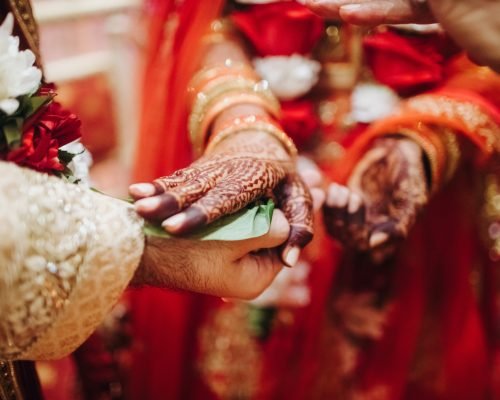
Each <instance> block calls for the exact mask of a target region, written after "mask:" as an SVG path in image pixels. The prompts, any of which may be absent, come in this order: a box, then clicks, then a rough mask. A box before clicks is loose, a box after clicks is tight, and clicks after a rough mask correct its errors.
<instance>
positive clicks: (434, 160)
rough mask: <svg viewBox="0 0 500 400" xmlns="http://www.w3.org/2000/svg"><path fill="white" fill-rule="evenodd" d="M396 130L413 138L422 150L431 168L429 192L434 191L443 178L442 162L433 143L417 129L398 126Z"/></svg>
mask: <svg viewBox="0 0 500 400" xmlns="http://www.w3.org/2000/svg"><path fill="white" fill-rule="evenodd" d="M396 132H397V133H398V134H400V135H402V136H405V137H407V138H409V139H411V140H413V141H414V142H415V143H417V144H418V145H419V146H420V147H421V148H422V150H423V151H424V153H425V155H426V156H427V159H428V160H429V165H430V168H431V192H432V193H433V192H435V191H436V190H437V189H438V188H439V186H440V185H441V181H442V178H443V176H442V175H443V174H442V168H440V165H442V164H443V160H440V157H439V155H438V151H437V150H436V147H435V145H434V144H433V143H432V142H431V141H430V140H429V139H428V138H427V137H425V136H423V135H421V134H420V133H419V132H418V130H412V129H408V128H400V129H397V130H396Z"/></svg>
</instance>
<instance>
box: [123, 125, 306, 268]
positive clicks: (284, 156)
mask: <svg viewBox="0 0 500 400" xmlns="http://www.w3.org/2000/svg"><path fill="white" fill-rule="evenodd" d="M130 194H131V195H132V196H133V197H134V198H135V199H136V200H137V202H136V203H135V206H136V210H137V212H138V213H139V214H140V215H141V216H143V217H144V218H147V219H154V220H158V221H162V223H163V226H164V228H165V229H166V230H167V231H169V232H170V233H174V234H183V233H187V232H191V231H193V230H195V229H197V228H199V227H201V226H203V225H205V224H208V223H210V222H212V221H214V220H216V219H218V218H220V217H222V216H224V215H228V214H232V213H234V212H236V211H238V210H240V209H241V208H243V207H245V206H246V205H247V204H249V203H251V202H252V201H254V200H257V199H259V198H261V197H265V196H271V197H275V198H276V200H277V206H278V207H279V208H280V209H281V210H282V211H283V213H284V214H285V216H286V218H287V220H288V222H289V223H290V227H291V229H290V237H289V238H288V241H287V242H286V244H285V245H284V246H283V247H284V250H283V252H282V259H283V261H284V262H285V263H286V264H288V265H290V266H292V265H294V264H295V263H296V262H297V260H298V257H299V252H300V249H301V248H302V247H304V246H305V245H306V244H307V243H308V242H309V241H310V240H311V238H312V198H311V195H310V193H309V191H308V190H307V188H306V186H305V184H304V183H303V182H302V179H301V178H300V176H299V175H298V174H297V173H296V170H295V165H294V163H293V160H292V159H291V158H290V156H289V155H288V153H287V152H286V151H285V149H284V147H283V146H282V144H281V143H280V142H278V141H277V140H276V139H275V138H274V137H272V136H271V135H269V134H267V133H265V132H258V131H255V132H245V133H237V134H234V135H232V136H231V137H229V138H227V139H225V140H224V141H222V142H221V143H220V144H219V145H218V146H217V147H216V148H215V151H214V152H212V153H210V154H207V155H205V156H203V157H201V158H200V159H199V160H197V161H196V162H195V163H193V164H192V165H191V166H189V167H188V168H185V169H183V170H180V171H178V172H176V173H174V174H173V175H171V176H167V177H163V178H159V179H157V180H156V181H155V182H154V183H152V184H148V183H145V184H144V183H143V184H136V185H132V186H131V187H130Z"/></svg>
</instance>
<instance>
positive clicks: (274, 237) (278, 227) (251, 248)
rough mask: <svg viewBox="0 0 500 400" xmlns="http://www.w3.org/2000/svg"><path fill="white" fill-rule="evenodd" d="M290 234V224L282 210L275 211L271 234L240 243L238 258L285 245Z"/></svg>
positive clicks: (270, 229)
mask: <svg viewBox="0 0 500 400" xmlns="http://www.w3.org/2000/svg"><path fill="white" fill-rule="evenodd" d="M289 234H290V224H289V223H288V221H287V219H286V218H285V215H284V214H283V212H281V211H280V210H277V209H276V210H274V212H273V218H272V222H271V226H270V228H269V232H267V233H266V234H265V235H263V236H259V237H256V238H252V239H246V240H242V241H240V242H239V243H238V244H239V245H238V246H237V248H238V257H242V256H243V255H245V254H247V253H251V252H255V251H258V250H260V249H272V248H274V247H278V246H280V245H281V244H283V243H284V242H285V241H286V240H287V239H288V236H289Z"/></svg>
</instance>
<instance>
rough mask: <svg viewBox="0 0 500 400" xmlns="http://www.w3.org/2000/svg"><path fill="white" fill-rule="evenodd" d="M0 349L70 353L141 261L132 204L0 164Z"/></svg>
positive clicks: (10, 354)
mask: <svg viewBox="0 0 500 400" xmlns="http://www.w3.org/2000/svg"><path fill="white" fill-rule="evenodd" d="M0 171H1V172H0V175H1V176H2V179H0V187H1V189H0V221H2V223H1V224H0V231H1V234H0V237H2V241H1V243H0V260H1V261H0V264H1V265H2V271H1V274H0V354H1V357H2V358H6V359H12V358H17V359H46V358H58V357H61V356H63V355H65V354H68V353H69V352H71V351H72V350H74V348H76V347H77V346H78V345H79V344H80V343H82V342H83V341H84V340H85V339H86V338H87V337H88V336H89V335H90V333H91V332H92V331H93V330H94V329H95V328H96V327H97V325H98V324H99V323H100V321H101V320H102V318H103V317H104V315H105V314H106V313H107V311H108V310H109V309H110V308H111V307H112V306H113V304H114V302H115V301H116V300H117V299H118V297H119V296H120V295H121V293H122V292H123V290H124V289H125V288H126V286H127V284H128V282H129V281H130V279H131V278H132V276H133V274H134V271H135V270H136V268H137V266H138V265H139V262H140V259H141V255H142V251H143V247H144V239H143V235H142V229H141V228H142V222H141V220H140V219H139V218H137V216H136V215H135V213H134V212H133V210H132V209H131V207H129V206H127V205H126V204H125V203H123V202H120V201H118V200H114V199H111V198H108V197H105V196H102V195H99V194H97V193H94V192H91V191H86V190H84V189H81V188H80V187H78V186H76V185H71V184H68V183H65V182H63V181H62V180H60V179H57V178H54V177H50V176H48V175H45V174H39V173H36V172H33V171H31V170H27V169H23V168H19V167H17V166H15V165H13V164H10V163H0Z"/></svg>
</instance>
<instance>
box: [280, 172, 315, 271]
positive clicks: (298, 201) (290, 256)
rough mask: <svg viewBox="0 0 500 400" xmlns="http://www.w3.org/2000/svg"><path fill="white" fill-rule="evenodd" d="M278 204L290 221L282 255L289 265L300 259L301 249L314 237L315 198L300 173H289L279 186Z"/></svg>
mask: <svg viewBox="0 0 500 400" xmlns="http://www.w3.org/2000/svg"><path fill="white" fill-rule="evenodd" d="M276 193H277V198H278V205H279V207H280V209H281V210H282V211H283V213H284V214H285V216H286V218H287V219H288V222H289V223H290V236H289V238H288V241H287V242H286V243H285V245H284V246H283V251H282V253H281V257H282V260H283V262H284V263H285V264H286V265H288V266H290V267H291V266H294V265H295V264H296V263H297V261H298V260H299V256H300V250H301V249H302V248H303V247H305V246H306V245H307V244H308V243H309V242H310V241H311V240H312V237H313V232H314V230H313V200H312V197H311V194H310V192H309V190H308V189H307V187H306V186H305V184H304V182H303V181H302V179H300V177H299V175H297V174H294V175H289V176H288V177H287V179H286V180H285V181H284V182H282V183H281V184H280V185H279V187H278V188H277V191H276Z"/></svg>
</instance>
